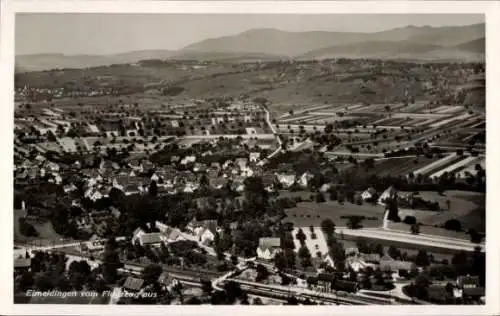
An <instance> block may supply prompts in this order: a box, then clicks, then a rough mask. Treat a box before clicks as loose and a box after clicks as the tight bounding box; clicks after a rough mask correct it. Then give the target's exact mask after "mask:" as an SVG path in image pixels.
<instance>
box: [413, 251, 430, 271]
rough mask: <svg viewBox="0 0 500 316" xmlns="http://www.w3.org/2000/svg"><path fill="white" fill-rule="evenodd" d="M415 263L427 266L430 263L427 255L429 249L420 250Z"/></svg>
mask: <svg viewBox="0 0 500 316" xmlns="http://www.w3.org/2000/svg"><path fill="white" fill-rule="evenodd" d="M415 263H416V265H417V266H419V267H426V266H428V265H429V256H428V255H427V251H425V250H419V251H418V253H417V256H416V258H415Z"/></svg>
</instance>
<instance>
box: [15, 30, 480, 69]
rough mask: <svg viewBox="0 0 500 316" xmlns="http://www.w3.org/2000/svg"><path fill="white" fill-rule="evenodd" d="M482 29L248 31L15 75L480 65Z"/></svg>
mask: <svg viewBox="0 0 500 316" xmlns="http://www.w3.org/2000/svg"><path fill="white" fill-rule="evenodd" d="M484 39H485V25H484V24H473V25H466V26H450V27H430V26H422V27H417V26H407V27H402V28H396V29H391V30H386V31H381V32H375V33H350V32H328V31H308V32H288V31H281V30H277V29H252V30H248V31H245V32H243V33H240V34H237V35H233V36H223V37H219V38H212V39H206V40H203V41H200V42H198V43H193V44H191V45H189V46H187V47H185V48H183V49H181V50H178V51H172V50H144V51H134V52H129V53H123V54H115V55H72V56H67V55H62V54H40V55H20V56H16V66H17V67H18V69H23V70H26V71H36V70H46V69H54V68H87V67H95V66H107V65H111V64H121V63H134V62H137V61H139V60H145V59H175V60H193V59H195V60H216V61H226V62H243V61H255V60H264V61H268V60H279V59H288V58H297V59H305V58H310V59H318V58H334V57H347V58H404V59H416V60H440V61H441V60H465V61H471V60H473V61H475V60H484Z"/></svg>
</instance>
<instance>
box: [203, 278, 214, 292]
mask: <svg viewBox="0 0 500 316" xmlns="http://www.w3.org/2000/svg"><path fill="white" fill-rule="evenodd" d="M201 289H202V290H203V293H205V294H207V295H208V294H210V293H212V291H213V288H212V282H210V280H201Z"/></svg>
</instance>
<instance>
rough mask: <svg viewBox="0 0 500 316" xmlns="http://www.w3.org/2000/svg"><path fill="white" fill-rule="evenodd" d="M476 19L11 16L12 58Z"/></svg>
mask: <svg viewBox="0 0 500 316" xmlns="http://www.w3.org/2000/svg"><path fill="white" fill-rule="evenodd" d="M483 22H484V16H483V15H480V14H467V15H464V14H377V15H367V14H338V15H334V14H328V15H327V14H325V15H317V14H314V15H291V14H289V15H285V14H281V15H271V14H251V15H250V14H241V15H238V14H212V15H210V14H117V13H115V14H112V13H107V14H96V13H87V14H85V13H78V14H77V13H71V14H70V13H22V14H17V15H16V34H15V40H16V45H15V46H16V54H17V55H26V54H40V53H61V54H65V55H78V54H98V55H105V54H113V53H122V52H130V51H137V50H149V49H170V50H178V49H181V48H183V47H185V46H188V45H190V44H193V43H196V42H199V41H202V40H204V39H207V38H216V37H220V36H227V35H235V34H238V33H241V32H244V31H247V30H249V29H256V28H276V29H280V30H283V31H293V32H300V31H338V32H377V31H383V30H388V29H392V28H398V27H404V26H408V25H415V26H425V25H429V26H454V25H469V24H475V23H483Z"/></svg>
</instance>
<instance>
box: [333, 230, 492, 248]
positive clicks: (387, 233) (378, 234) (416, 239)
mask: <svg viewBox="0 0 500 316" xmlns="http://www.w3.org/2000/svg"><path fill="white" fill-rule="evenodd" d="M341 231H342V233H343V234H344V235H346V236H356V237H365V238H371V239H382V240H391V241H397V242H402V243H408V244H412V245H421V246H430V247H436V248H444V249H451V250H459V251H460V250H465V251H474V249H475V248H476V247H477V246H480V247H484V244H479V245H478V244H474V243H471V242H469V241H467V240H462V239H457V238H449V237H442V236H434V235H425V234H418V235H413V234H410V233H409V232H403V231H397V230H384V229H380V228H365V229H348V228H344V229H342V230H341Z"/></svg>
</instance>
